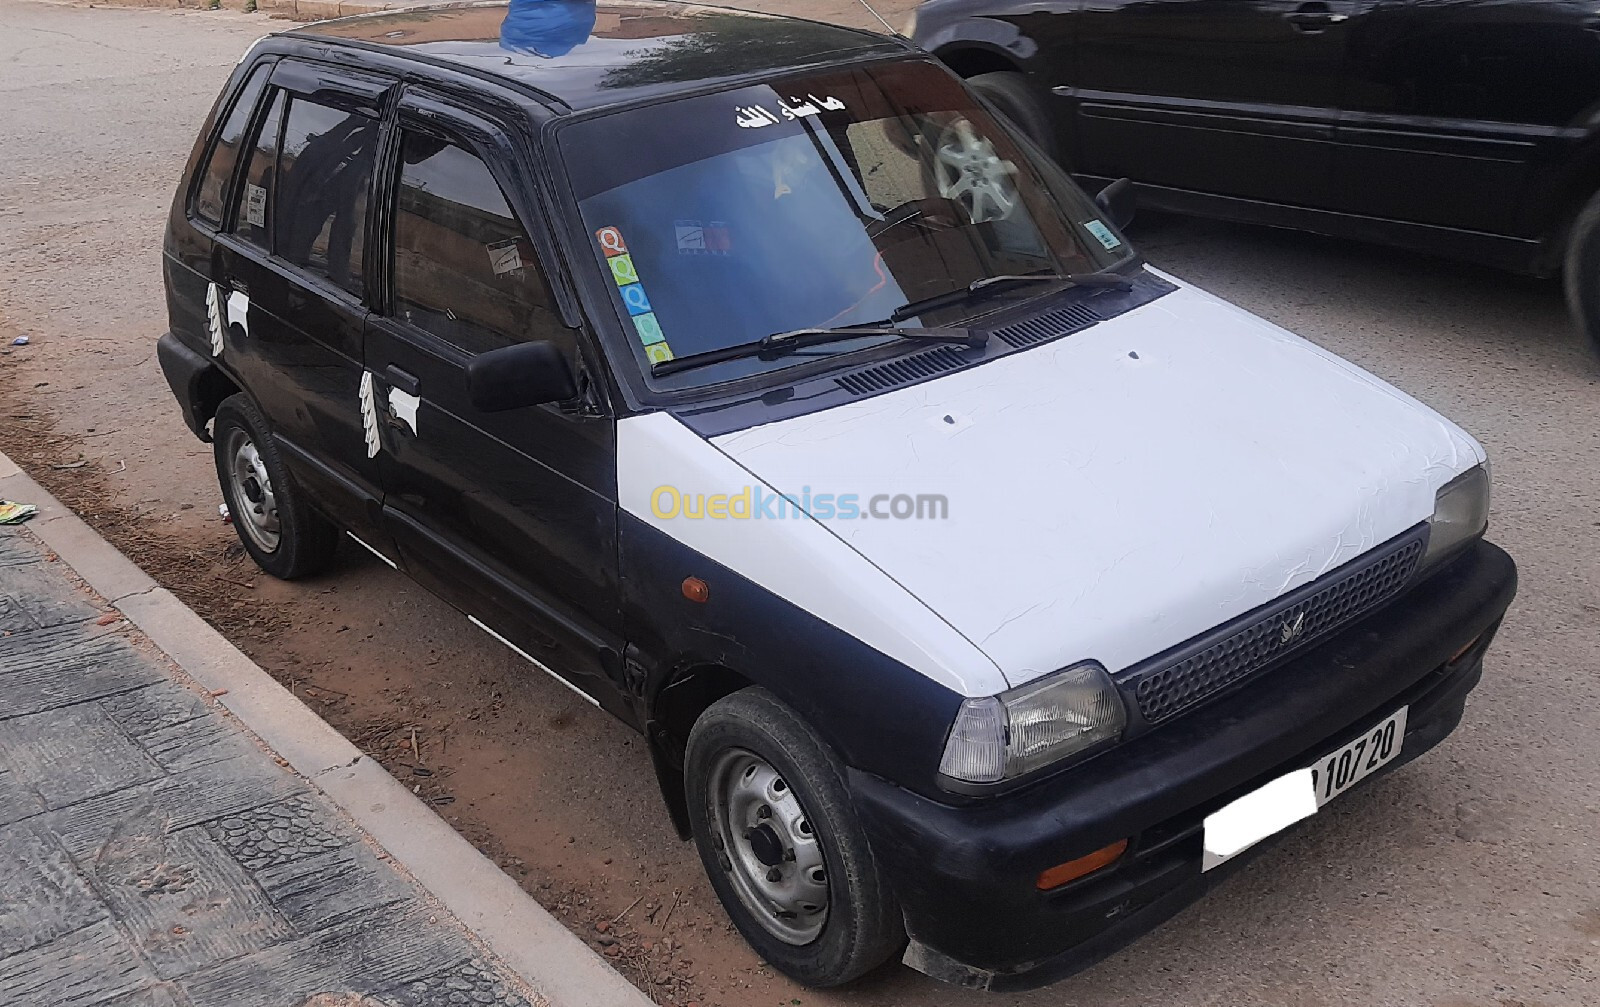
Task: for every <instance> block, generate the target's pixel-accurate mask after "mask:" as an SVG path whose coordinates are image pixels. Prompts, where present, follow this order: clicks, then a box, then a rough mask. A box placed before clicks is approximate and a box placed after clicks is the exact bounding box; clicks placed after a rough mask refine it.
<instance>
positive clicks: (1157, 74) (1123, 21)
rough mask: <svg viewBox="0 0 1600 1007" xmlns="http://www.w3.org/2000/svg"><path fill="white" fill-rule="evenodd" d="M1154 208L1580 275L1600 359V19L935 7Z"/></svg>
mask: <svg viewBox="0 0 1600 1007" xmlns="http://www.w3.org/2000/svg"><path fill="white" fill-rule="evenodd" d="M911 33H912V34H913V35H914V37H915V39H916V41H917V42H918V43H919V44H920V45H922V46H923V47H924V48H926V49H927V50H928V51H930V52H932V53H934V54H935V55H937V56H939V57H940V58H941V59H943V60H944V61H945V62H946V63H947V64H948V65H949V66H951V67H952V68H954V69H955V70H956V71H957V72H958V73H959V74H961V75H962V76H963V77H966V78H968V83H969V84H970V85H971V86H972V87H973V88H974V89H975V90H977V91H978V92H980V93H981V94H983V95H984V96H985V97H987V98H988V99H990V100H991V101H992V102H993V103H994V104H995V105H996V106H998V107H999V108H1000V109H1001V110H1003V111H1004V112H1006V113H1007V114H1008V115H1009V116H1010V117H1011V118H1012V119H1013V120H1014V121H1015V122H1016V123H1017V124H1018V125H1020V126H1021V127H1022V128H1023V129H1024V130H1026V131H1027V132H1028V133H1030V134H1031V135H1032V136H1033V138H1034V139H1035V140H1036V141H1038V142H1039V143H1040V144H1041V145H1042V146H1044V147H1045V148H1046V149H1047V150H1048V151H1049V152H1050V153H1053V154H1054V155H1055V156H1056V157H1058V158H1059V159H1061V161H1062V162H1063V163H1064V164H1066V165H1067V166H1068V168H1069V169H1070V170H1071V171H1073V172H1074V173H1076V174H1077V175H1078V176H1079V177H1080V178H1081V179H1083V180H1085V181H1101V182H1103V181H1107V180H1110V179H1115V178H1122V177H1128V178H1131V179H1133V180H1134V181H1135V182H1136V183H1138V187H1139V196H1140V203H1141V205H1145V206H1151V207H1157V208H1162V209H1170V210H1176V211H1180V212H1184V213H1194V214H1200V215H1203V216H1210V217H1222V218H1226V219H1230V220H1240V221H1247V222H1251V223H1259V224H1270V225H1274V226H1279V227H1292V228H1299V229H1303V230H1308V231H1317V232H1321V233H1324V234H1330V235H1336V236H1340V237H1347V238H1356V239H1361V240H1367V241H1376V242H1382V243H1384V244H1390V245H1398V246H1401V247H1404V248H1410V249H1416V250H1418V251H1422V252H1428V253H1433V254H1437V255H1442V256H1448V257H1451V258H1457V259H1465V260H1468V261H1472V262H1479V263H1484V264H1487V265H1490V266H1494V267H1497V268H1500V269H1506V270H1511V271H1513V272H1518V273H1529V274H1533V275H1537V276H1553V275H1555V274H1557V273H1560V272H1563V271H1564V272H1565V278H1566V291H1567V298H1568V303H1569V305H1570V306H1571V309H1572V312H1573V316H1574V319H1575V320H1576V321H1577V323H1578V324H1579V326H1580V327H1581V328H1582V330H1583V331H1584V332H1585V334H1586V335H1587V336H1588V338H1589V339H1590V340H1591V341H1592V342H1593V345H1594V348H1595V349H1596V351H1597V352H1600V197H1597V196H1596V193H1597V192H1600V119H1597V118H1596V111H1597V106H1600V7H1597V6H1596V5H1595V4H1594V3H1590V2H1580V0H1505V2H1500V3H1492V4H1488V3H1457V2H1448V0H1309V2H1302V0H1248V2H1247V0H1165V2H1160V3H1152V2H1150V0H1056V2H1046V3H1037V2H1033V0H930V2H928V3H924V4H922V6H921V7H919V8H918V10H917V14H916V20H915V26H914V28H913V29H912V32H911Z"/></svg>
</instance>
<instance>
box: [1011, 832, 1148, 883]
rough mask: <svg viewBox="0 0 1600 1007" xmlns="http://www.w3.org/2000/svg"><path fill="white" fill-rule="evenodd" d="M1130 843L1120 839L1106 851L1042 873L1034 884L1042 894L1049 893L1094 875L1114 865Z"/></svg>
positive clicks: (1098, 851)
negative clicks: (1071, 882) (1086, 875)
mask: <svg viewBox="0 0 1600 1007" xmlns="http://www.w3.org/2000/svg"><path fill="white" fill-rule="evenodd" d="M1127 849H1128V841H1127V840H1126V839H1119V840H1117V841H1116V842H1114V843H1112V844H1111V845H1110V846H1107V847H1105V848H1104V849H1100V850H1095V851H1094V852H1093V853H1090V854H1089V855H1087V856H1083V857H1079V858H1078V859H1076V860H1069V861H1067V862H1066V863H1064V864H1057V865H1055V866H1054V867H1052V868H1050V869H1049V870H1047V871H1041V872H1040V874H1039V880H1038V881H1036V882H1034V884H1035V885H1036V886H1037V887H1038V889H1039V890H1040V891H1041V892H1048V891H1049V890H1050V889H1052V888H1060V887H1061V886H1062V885H1064V884H1066V883H1067V882H1068V881H1076V880H1078V879H1079V878H1081V877H1083V876H1084V875H1085V874H1093V873H1094V872H1095V871H1098V870H1099V869H1100V868H1102V867H1105V866H1106V865H1107V864H1110V863H1114V862H1115V861H1116V859H1117V858H1118V857H1120V856H1122V854H1123V853H1125V852H1127Z"/></svg>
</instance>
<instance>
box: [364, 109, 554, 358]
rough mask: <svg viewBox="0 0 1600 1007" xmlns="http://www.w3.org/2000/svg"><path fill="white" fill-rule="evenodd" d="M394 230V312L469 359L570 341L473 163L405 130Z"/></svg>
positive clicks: (507, 217) (450, 147)
mask: <svg viewBox="0 0 1600 1007" xmlns="http://www.w3.org/2000/svg"><path fill="white" fill-rule="evenodd" d="M401 158H402V160H401V168H400V195H399V203H398V206H397V208H396V213H395V223H394V243H395V249H394V297H395V313H396V314H397V315H399V317H401V318H403V319H405V320H406V321H408V322H410V323H411V324H412V325H415V326H417V327H419V328H422V329H426V330H427V331H429V332H431V333H433V334H434V335H437V336H439V337H440V338H441V339H444V340H447V341H448V342H450V343H453V344H455V345H456V346H458V347H460V348H461V349H464V350H466V351H468V352H469V353H482V352H483V351H485V350H492V349H497V348H499V347H502V346H509V345H511V344H512V343H518V342H524V341H526V340H528V339H534V338H545V339H567V340H570V335H569V334H568V333H567V330H566V329H565V328H563V327H562V326H561V324H560V322H559V320H558V319H557V318H556V317H555V316H554V315H553V313H552V312H551V308H550V303H551V302H550V292H549V289H548V288H547V287H546V286H545V282H544V277H543V276H542V275H540V273H539V267H538V264H537V261H536V260H535V258H534V254H533V246H532V245H531V244H530V243H529V242H528V237H527V232H526V231H525V230H524V229H523V227H522V225H521V224H519V223H517V218H516V216H515V215H514V214H513V213H512V212H511V207H510V206H509V205H508V204H507V202H506V198H505V195H504V194H503V193H502V192H501V191H500V186H499V185H498V184H497V183H496V182H495V180H494V176H493V175H491V174H490V173H489V168H488V166H486V165H485V164H484V163H483V161H481V160H479V158H478V157H477V156H476V155H474V154H472V153H470V152H468V151H466V150H464V149H462V148H461V147H458V146H456V145H455V144H452V143H448V142H446V141H444V140H437V139H434V138H433V137H431V136H427V135H426V134H422V133H412V132H407V133H406V134H405V137H404V140H403V142H402V146H401Z"/></svg>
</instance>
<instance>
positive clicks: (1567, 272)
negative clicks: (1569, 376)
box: [1563, 194, 1600, 356]
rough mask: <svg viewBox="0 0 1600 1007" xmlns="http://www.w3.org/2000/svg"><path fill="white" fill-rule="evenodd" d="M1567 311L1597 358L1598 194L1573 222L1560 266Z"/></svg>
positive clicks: (1599, 281) (1599, 279)
mask: <svg viewBox="0 0 1600 1007" xmlns="http://www.w3.org/2000/svg"><path fill="white" fill-rule="evenodd" d="M1563 273H1564V275H1563V282H1564V284H1565V286H1566V290H1567V308H1568V309H1569V310H1570V311H1571V313H1572V322H1573V325H1575V326H1576V327H1577V329H1578V332H1579V334H1580V335H1581V336H1582V337H1583V339H1584V342H1585V344H1586V345H1587V346H1588V347H1589V349H1590V350H1591V351H1593V352H1594V353H1595V354H1596V355H1597V356H1600V194H1597V195H1596V196H1595V197H1594V198H1593V199H1591V200H1589V202H1588V204H1587V205H1586V206H1584V208H1583V209H1582V210H1581V211H1579V213H1578V217H1577V219H1576V220H1574V221H1573V223H1572V234H1571V237H1570V238H1569V239H1568V240H1567V256H1566V262H1565V263H1564V267H1563Z"/></svg>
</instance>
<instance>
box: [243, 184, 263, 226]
mask: <svg viewBox="0 0 1600 1007" xmlns="http://www.w3.org/2000/svg"><path fill="white" fill-rule="evenodd" d="M244 219H245V220H247V221H249V223H250V226H252V227H266V226H267V190H266V189H263V188H262V187H261V186H259V185H255V184H253V183H250V182H246V183H245V184H244Z"/></svg>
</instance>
